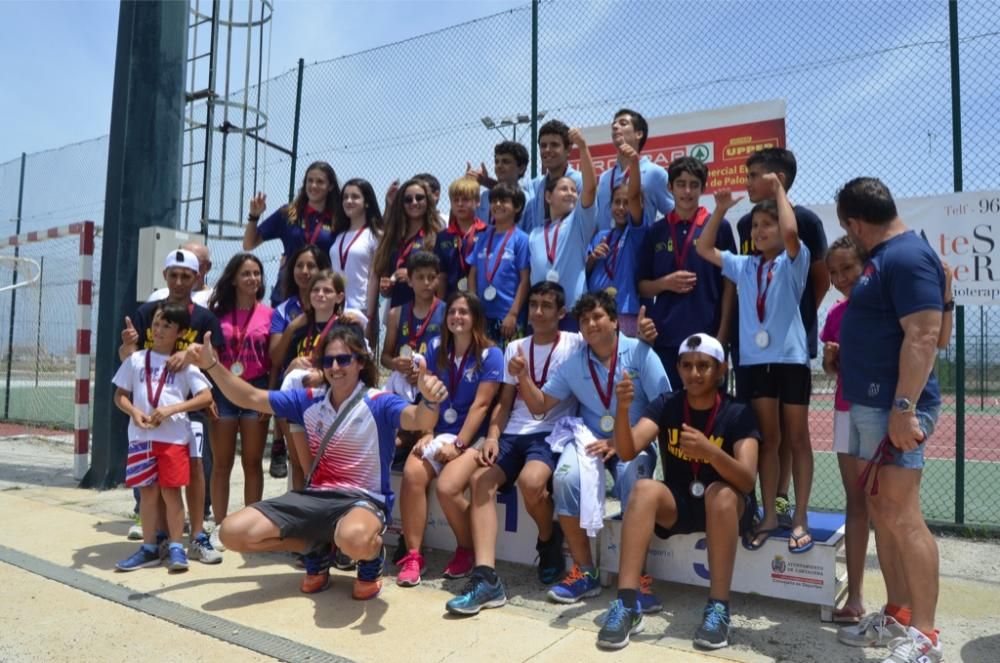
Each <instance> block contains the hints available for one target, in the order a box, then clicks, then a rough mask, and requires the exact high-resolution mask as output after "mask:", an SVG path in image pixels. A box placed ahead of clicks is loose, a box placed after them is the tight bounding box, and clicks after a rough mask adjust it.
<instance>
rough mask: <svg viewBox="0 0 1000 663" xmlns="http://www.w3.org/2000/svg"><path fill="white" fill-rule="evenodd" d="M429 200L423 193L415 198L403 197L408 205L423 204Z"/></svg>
mask: <svg viewBox="0 0 1000 663" xmlns="http://www.w3.org/2000/svg"><path fill="white" fill-rule="evenodd" d="M425 200H427V196H425V195H424V194H422V193H418V194H417V195H415V196H403V202H404V203H406V204H407V205H412V204H413V203H422V202H424V201H425Z"/></svg>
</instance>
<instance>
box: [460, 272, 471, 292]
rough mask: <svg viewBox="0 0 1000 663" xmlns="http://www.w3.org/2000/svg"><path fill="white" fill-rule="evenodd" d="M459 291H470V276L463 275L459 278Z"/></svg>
mask: <svg viewBox="0 0 1000 663" xmlns="http://www.w3.org/2000/svg"><path fill="white" fill-rule="evenodd" d="M458 291H459V292H468V291H469V279H468V277H465V276H463V277H462V278H460V279H459V280H458Z"/></svg>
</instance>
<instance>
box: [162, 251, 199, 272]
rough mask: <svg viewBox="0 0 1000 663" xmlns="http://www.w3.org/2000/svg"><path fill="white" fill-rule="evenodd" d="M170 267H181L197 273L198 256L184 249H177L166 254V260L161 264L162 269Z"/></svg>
mask: <svg viewBox="0 0 1000 663" xmlns="http://www.w3.org/2000/svg"><path fill="white" fill-rule="evenodd" d="M171 267H183V268H185V269H190V270H191V271H192V272H194V273H195V274H197V273H198V256H196V255H195V254H193V253H191V252H190V251H187V250H185V249H177V250H176V251H171V252H170V253H168V254H167V262H166V264H164V265H163V269H164V271H166V270H168V269H170V268H171Z"/></svg>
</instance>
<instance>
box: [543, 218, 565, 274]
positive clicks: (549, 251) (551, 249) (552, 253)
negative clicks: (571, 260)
mask: <svg viewBox="0 0 1000 663" xmlns="http://www.w3.org/2000/svg"><path fill="white" fill-rule="evenodd" d="M551 225H552V222H551V221H549V222H548V223H546V224H545V257H547V258H548V259H549V264H550V265H555V264H556V247H557V246H558V245H559V229H560V228H562V221H559V222H558V225H556V232H555V234H554V235H553V236H552V244H551V246H550V245H549V226H551Z"/></svg>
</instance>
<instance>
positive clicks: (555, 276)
mask: <svg viewBox="0 0 1000 663" xmlns="http://www.w3.org/2000/svg"><path fill="white" fill-rule="evenodd" d="M545 280H546V281H552V282H554V283H559V272H557V271H556V270H554V269H550V270H549V273H548V274H546V275H545Z"/></svg>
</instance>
